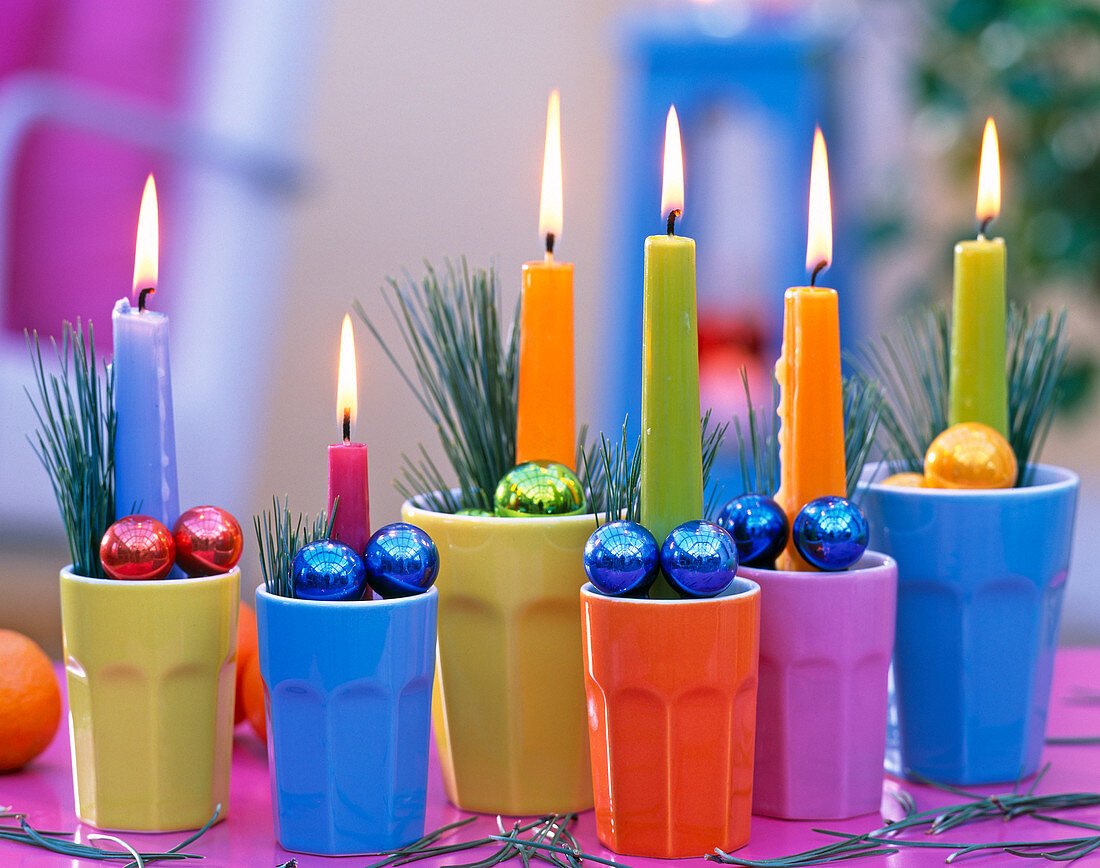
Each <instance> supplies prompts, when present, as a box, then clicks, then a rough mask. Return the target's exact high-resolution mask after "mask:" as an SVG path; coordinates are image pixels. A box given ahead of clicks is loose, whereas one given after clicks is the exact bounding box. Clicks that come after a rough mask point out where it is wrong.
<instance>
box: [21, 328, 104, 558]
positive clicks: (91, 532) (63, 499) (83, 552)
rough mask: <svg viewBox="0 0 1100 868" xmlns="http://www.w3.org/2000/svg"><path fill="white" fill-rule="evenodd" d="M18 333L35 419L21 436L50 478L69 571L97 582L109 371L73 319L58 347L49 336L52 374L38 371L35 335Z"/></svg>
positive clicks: (41, 368) (39, 359) (92, 340)
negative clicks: (30, 377) (54, 363)
mask: <svg viewBox="0 0 1100 868" xmlns="http://www.w3.org/2000/svg"><path fill="white" fill-rule="evenodd" d="M24 334H25V335H26V341H27V349H28V351H29V352H30V357H31V367H32V368H33V369H34V380H35V391H36V393H37V396H38V397H37V400H36V399H35V397H34V396H33V395H32V394H31V392H30V390H29V389H27V388H26V387H24V389H23V391H24V392H25V393H26V395H27V398H28V399H29V400H30V402H31V407H32V408H33V409H34V414H35V417H36V418H37V420H38V428H37V430H36V431H35V432H34V437H33V438H31V437H30V436H28V438H27V439H28V440H29V441H30V444H31V447H32V448H33V449H34V451H35V454H36V455H37V456H38V459H39V461H41V462H42V466H43V467H44V468H45V469H46V473H47V475H48V476H49V478H50V485H51V486H52V487H53V492H54V497H55V498H56V499H57V506H58V509H59V510H60V512H61V522H62V524H63V525H64V527H65V536H66V538H67V539H68V543H69V555H70V557H71V558H72V561H73V571H74V572H75V573H76V574H77V575H81V576H88V577H90V578H104V577H105V574H104V572H103V566H102V564H100V562H99V543H100V540H101V539H102V538H103V534H104V533H105V532H106V531H107V528H108V527H110V525H111V524H112V523H113V522H114V520H115V466H114V454H115V406H114V373H113V371H112V370H111V368H110V367H109V366H108V365H107V364H106V362H104V363H103V364H102V368H101V367H100V364H99V363H98V362H97V359H96V351H95V332H94V330H93V328H92V324H91V323H90V322H89V323H88V332H87V339H85V335H84V331H83V328H82V326H81V323H80V321H79V320H77V323H76V327H75V328H74V327H73V325H72V323H68V322H66V323H65V324H64V325H63V327H62V334H61V344H60V345H58V343H57V341H55V340H54V339H53V338H51V339H50V342H51V344H53V347H54V351H55V353H56V354H57V360H58V363H59V366H60V374H52V373H47V372H46V366H45V363H44V362H43V359H42V347H41V345H40V342H39V339H38V332H34V334H33V336H32V335H30V334H27V333H24Z"/></svg>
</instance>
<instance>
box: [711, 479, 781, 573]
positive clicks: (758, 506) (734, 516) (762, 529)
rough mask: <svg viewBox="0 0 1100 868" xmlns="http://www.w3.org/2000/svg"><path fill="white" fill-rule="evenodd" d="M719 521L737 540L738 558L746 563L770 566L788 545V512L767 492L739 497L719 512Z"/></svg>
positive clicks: (734, 539) (746, 564)
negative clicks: (767, 495)
mask: <svg viewBox="0 0 1100 868" xmlns="http://www.w3.org/2000/svg"><path fill="white" fill-rule="evenodd" d="M717 523H718V524H720V525H721V526H722V527H724V528H725V529H726V530H727V531H729V535H730V536H731V537H733V541H734V542H735V543H736V544H737V560H738V561H739V562H740V563H743V564H744V565H745V566H753V567H755V566H767V565H769V564H771V563H772V562H774V561H775V559H776V557H778V555H779V553H780V552H781V551H783V548H784V547H785V546H786V545H787V534H788V533H789V531H790V525H789V523H788V522H787V513H785V512H784V511H783V507H781V506H780V505H779V504H778V503H776V502H775V501H774V500H772V499H771V498H770V497H766V496H765V495H763V494H743V495H741V496H740V497H735V498H734V499H733V500H731V501H730V502H729V503H727V504H726V505H725V506H723V507H722V510H721V512H719V513H718V522H717Z"/></svg>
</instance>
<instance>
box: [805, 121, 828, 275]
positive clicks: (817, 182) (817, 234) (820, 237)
mask: <svg viewBox="0 0 1100 868" xmlns="http://www.w3.org/2000/svg"><path fill="white" fill-rule="evenodd" d="M832 261H833V212H832V205H831V203H830V197H829V155H828V154H827V153H826V152H825V137H824V136H823V135H821V127H816V128H815V129H814V152H813V158H812V160H811V162H810V224H809V231H808V232H807V235H806V270H807V271H809V272H815V271H816V270H820V268H828V267H829V264H830V263H831V262H832ZM819 266H820V268H819Z"/></svg>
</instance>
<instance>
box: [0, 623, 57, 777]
mask: <svg viewBox="0 0 1100 868" xmlns="http://www.w3.org/2000/svg"><path fill="white" fill-rule="evenodd" d="M60 721H61V690H60V688H59V687H58V686H57V676H56V675H54V671H53V664H52V663H50V658H49V657H47V656H46V653H45V652H44V651H43V650H42V649H41V648H39V647H38V645H36V644H35V642H34V641H33V640H32V639H29V638H28V637H26V636H24V635H23V634H22V633H16V632H15V631H14V630H0V772H8V771H13V770H15V769H18V768H22V767H23V766H24V765H26V764H27V763H29V762H30V761H31V760H32V759H34V758H35V757H36V756H38V755H39V754H40V753H42V751H44V750H45V749H46V748H47V747H48V746H49V744H50V742H51V741H52V740H53V737H54V734H55V733H56V732H57V725H58V723H60Z"/></svg>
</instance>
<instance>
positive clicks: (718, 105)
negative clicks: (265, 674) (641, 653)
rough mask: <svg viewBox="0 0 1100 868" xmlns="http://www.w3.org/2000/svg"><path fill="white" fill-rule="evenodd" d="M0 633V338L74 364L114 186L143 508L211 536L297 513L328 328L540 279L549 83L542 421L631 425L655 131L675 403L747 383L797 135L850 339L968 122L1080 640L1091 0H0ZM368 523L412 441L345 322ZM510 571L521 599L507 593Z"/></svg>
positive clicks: (409, 422) (1095, 83)
mask: <svg viewBox="0 0 1100 868" xmlns="http://www.w3.org/2000/svg"><path fill="white" fill-rule="evenodd" d="M0 34H2V35H0V219H2V221H3V222H2V226H0V316H2V320H0V625H2V626H5V627H11V628H14V629H18V630H21V631H23V632H26V633H28V634H29V635H31V636H32V637H34V638H35V639H36V640H37V641H39V642H40V643H41V644H42V645H43V646H44V647H45V648H46V649H47V650H48V651H50V652H51V653H53V654H55V655H57V654H59V653H60V620H59V613H58V601H57V586H58V582H57V572H58V569H59V567H60V566H61V565H63V564H65V563H67V562H68V560H69V557H68V553H67V548H66V545H65V541H64V537H63V535H62V531H61V522H60V519H59V517H58V514H57V509H56V506H55V504H54V502H53V498H52V493H51V490H50V486H49V483H48V481H47V477H46V475H45V473H44V471H43V470H42V468H41V467H40V465H39V464H38V461H37V458H36V457H35V455H34V453H33V451H32V450H31V447H30V445H29V444H28V442H27V439H26V437H27V435H28V434H29V433H30V432H31V431H32V429H33V425H34V419H33V412H32V410H31V408H30V404H29V402H28V400H27V397H26V395H25V394H24V387H27V386H30V385H31V384H32V375H31V368H30V364H29V361H28V355H27V350H26V345H25V342H24V330H25V329H31V330H37V331H38V332H39V333H40V334H41V335H43V336H49V335H58V334H60V324H61V322H62V321H63V320H66V319H68V320H75V319H76V318H78V317H79V318H81V319H82V320H84V321H85V322H87V321H91V322H92V323H93V324H94V327H95V329H96V337H97V346H98V347H99V349H100V350H101V351H102V352H104V353H109V350H110V346H109V345H110V310H111V307H112V306H113V303H114V301H115V299H117V298H119V297H121V296H123V295H125V294H127V293H128V292H129V290H130V283H131V278H132V267H133V245H134V233H135V229H136V221H137V211H138V203H139V199H140V194H141V188H142V184H143V181H144V178H145V175H146V174H147V173H148V172H150V171H153V172H155V173H156V177H157V184H158V191H159V194H160V216H161V260H160V261H161V278H160V286H159V289H158V292H157V293H156V296H155V297H154V300H153V301H152V302H151V306H153V307H155V308H157V309H159V310H163V311H165V312H167V313H168V314H169V315H170V316H171V321H172V346H171V354H172V374H173V392H174V401H175V420H176V442H177V452H178V463H179V473H180V506H181V508H187V507H190V506H195V505H199V504H203V503H213V504H216V505H219V506H223V507H225V508H227V509H229V510H230V511H232V512H233V513H234V514H235V515H236V516H237V517H238V519H239V520H240V521H241V524H242V526H244V528H245V539H246V549H245V556H244V560H243V561H242V568H243V570H244V582H243V584H244V586H245V589H244V592H245V595H246V596H251V591H252V589H253V588H254V587H255V585H256V584H257V583H258V582H259V580H260V576H259V569H258V564H257V561H256V554H255V540H254V537H253V535H252V531H251V520H252V516H253V514H255V513H256V512H258V511H259V510H261V509H263V508H264V507H265V506H268V505H269V504H270V502H271V498H272V496H273V495H278V496H282V495H284V494H286V495H288V496H289V500H290V506H291V509H292V510H293V511H296V512H297V511H305V512H310V513H313V512H316V511H318V510H320V509H322V508H323V507H324V505H325V491H326V457H325V447H326V445H327V444H329V443H332V442H336V441H337V440H338V438H339V425H338V422H337V416H336V406H335V404H336V402H335V390H336V366H337V351H338V339H339V329H340V321H341V318H342V316H343V314H344V313H345V311H348V310H350V308H351V305H352V302H353V300H355V299H358V300H359V301H361V302H362V304H363V305H364V307H365V308H366V309H367V310H368V311H369V312H371V313H372V315H373V316H374V318H375V321H376V322H378V323H379V324H380V325H382V327H383V332H384V333H385V335H386V336H387V338H388V339H389V340H390V341H391V342H393V341H396V340H397V339H398V335H397V330H396V328H394V327H393V324H392V320H391V318H390V317H389V314H388V313H387V312H386V311H385V309H384V307H383V306H382V305H381V298H380V294H379V287H380V286H381V285H382V284H383V283H384V281H385V280H386V278H387V276H391V275H393V276H398V277H400V276H401V275H402V274H403V273H404V272H406V271H407V273H408V274H409V275H410V276H411V277H413V278H414V279H419V277H420V276H422V274H423V273H424V262H425V261H428V262H431V263H433V264H434V265H436V266H442V265H443V264H444V263H445V261H446V260H447V258H451V259H457V258H459V257H462V256H465V257H467V259H468V261H469V263H470V264H471V265H473V266H479V267H489V266H493V267H495V268H496V270H497V273H498V275H499V282H500V285H501V287H502V294H503V296H504V304H505V307H506V308H507V309H508V310H511V307H512V305H513V304H514V303H515V299H516V297H517V295H518V290H519V282H520V277H519V275H520V265H521V263H522V262H524V261H525V260H528V259H537V258H540V257H541V252H542V240H541V239H540V238H539V236H538V231H537V228H538V227H537V220H538V205H539V203H538V195H539V189H540V179H541V170H542V165H541V164H542V152H543V135H544V123H545V112H546V99H547V96H548V94H549V92H550V90H551V89H552V88H554V87H557V88H559V89H560V90H561V98H562V119H563V120H562V125H563V146H562V147H563V163H564V169H563V173H564V195H565V222H564V230H563V233H562V237H561V238H560V240H559V242H558V245H557V248H556V251H557V253H558V256H559V258H560V259H561V260H564V261H571V262H573V263H575V267H576V349H577V383H578V414H577V415H578V420H579V421H588V422H590V423H591V425H592V426H593V428H594V429H596V430H601V429H602V430H607V431H615V430H617V429H618V428H619V426H620V425H621V424H622V418H623V414H624V413H626V412H628V411H629V412H631V413H633V414H636V413H637V406H638V400H639V379H638V370H639V356H640V346H639V343H640V299H641V268H642V243H643V239H644V236H645V235H647V234H654V233H659V232H660V231H662V228H663V227H662V222H661V215H660V213H659V211H660V202H659V184H660V177H659V172H660V142H661V138H662V136H663V124H664V116H665V112H666V111H667V108H668V104H669V102H675V103H676V104H677V108H678V110H679V112H680V117H681V121H682V123H683V124H684V148H685V162H686V174H687V204H686V208H685V215H684V220H683V223H682V230H683V232H684V234H688V235H692V236H693V237H695V238H696V239H697V241H698V256H699V266H698V273H699V287H698V293H699V305H700V324H701V331H700V351H701V367H702V390H703V403H704V405H707V406H712V407H714V408H715V410H716V412H717V413H718V415H719V416H720V417H721V418H724V419H728V418H729V417H730V415H731V414H732V413H734V412H737V411H738V409H740V407H741V404H740V403H739V401H741V400H742V399H741V397H740V396H741V389H740V381H739V378H738V375H737V371H738V369H739V368H740V366H741V365H745V366H746V367H747V369H748V371H749V373H750V377H751V379H752V382H753V384H754V387H755V390H756V392H757V394H758V395H761V396H763V395H765V394H767V392H766V390H767V388H768V381H769V377H770V370H771V366H772V365H773V363H774V359H775V357H776V355H777V353H778V343H779V328H780V316H781V305H782V293H783V290H784V288H785V287H786V286H788V285H792V284H798V283H802V282H804V281H805V274H804V266H803V256H804V244H805V202H806V190H807V186H808V175H809V162H810V159H809V157H810V143H811V138H812V134H813V126H814V124H815V123H820V124H821V126H822V128H823V130H824V132H825V136H826V139H827V141H828V143H829V146H830V158H831V167H832V189H833V202H834V218H835V223H836V246H835V257H834V267H833V268H832V269H831V271H830V272H829V273H828V274H827V275H826V278H825V282H826V283H827V284H829V285H832V286H835V287H836V288H837V289H838V292H839V293H840V299H841V308H842V320H843V331H844V342H845V344H846V345H848V346H854V345H856V344H857V343H858V342H859V341H861V340H865V339H868V338H872V337H874V336H876V335H877V334H878V333H879V332H881V331H884V330H885V331H891V330H893V328H894V321H895V319H896V317H897V316H898V315H899V314H900V313H901V312H903V311H905V310H907V309H909V308H910V307H912V306H914V305H916V304H921V303H925V302H928V301H930V300H939V299H944V298H946V297H947V296H948V294H949V291H950V267H951V251H952V246H953V243H954V242H955V241H956V240H959V239H961V238H965V237H972V236H973V235H974V232H975V228H974V220H973V203H974V196H975V191H976V183H977V162H978V152H979V144H980V135H981V128H982V123H983V121H984V119H985V117H986V116H987V115H990V114H992V115H994V116H995V118H996V120H997V122H998V126H999V130H1000V142H1001V155H1002V166H1003V177H1004V194H1003V201H1004V210H1003V212H1002V216H1001V218H1000V219H999V220H998V221H997V222H996V223H995V224H994V227H993V228H994V230H995V234H999V235H1004V236H1005V238H1006V241H1007V244H1008V246H1009V276H1008V283H1009V293H1010V295H1011V296H1013V297H1014V298H1017V299H1020V300H1026V301H1028V302H1029V303H1030V304H1031V305H1032V306H1033V308H1040V309H1041V308H1046V307H1049V306H1054V307H1058V308H1060V307H1062V306H1066V307H1069V308H1070V310H1071V317H1070V327H1071V332H1072V339H1073V347H1074V350H1073V358H1072V361H1071V370H1070V376H1069V378H1068V379H1067V383H1066V389H1065V393H1064V394H1065V407H1064V408H1063V411H1062V413H1061V415H1060V418H1059V421H1058V423H1057V425H1056V428H1055V430H1054V432H1053V434H1052V435H1051V438H1050V441H1049V442H1048V444H1047V447H1046V450H1045V453H1044V459H1045V460H1046V461H1048V462H1051V463H1057V464H1063V465H1067V466H1069V467H1071V468H1074V469H1075V470H1077V471H1078V472H1080V473H1081V475H1082V483H1083V484H1082V489H1081V494H1082V499H1081V503H1080V506H1079V510H1080V512H1079V518H1078V540H1077V544H1076V545H1077V548H1076V551H1075V554H1074V566H1073V568H1072V570H1071V581H1070V582H1069V585H1068V594H1069V601H1068V604H1067V606H1066V607H1065V609H1064V612H1065V614H1064V626H1063V631H1062V639H1063V641H1064V642H1068V643H1082V642H1093V643H1095V642H1100V589H1098V588H1097V587H1096V585H1095V582H1094V580H1093V572H1094V567H1092V564H1094V563H1096V562H1097V560H1098V558H1097V557H1096V555H1100V551H1097V549H1098V546H1100V542H1097V541H1090V540H1089V539H1088V536H1089V534H1088V531H1089V530H1090V529H1091V528H1092V527H1093V526H1094V525H1095V523H1096V521H1097V519H1100V498H1097V496H1096V495H1095V494H1094V491H1095V489H1096V486H1095V485H1094V481H1095V480H1097V479H1098V478H1100V449H1098V445H1100V434H1098V431H1100V428H1098V425H1097V417H1098V411H1097V396H1096V390H1095V389H1094V387H1093V375H1094V370H1095V366H1096V356H1097V354H1098V353H1100V340H1098V338H1097V337H1096V334H1097V325H1098V323H1100V303H1098V302H1100V7H1096V5H1095V4H1094V3H1093V2H1091V0H1081V2H1076V0H1060V2H1056V3H1045V4H1036V3H1032V2H1026V0H930V2H916V0H806V2H803V0H714V2H710V3H701V2H691V0H676V2H672V0H669V2H660V3H643V2H637V0H635V2H627V0H559V2H557V3H555V4H552V6H547V5H546V4H535V3H530V2H517V0H478V2H453V3H445V4H440V3H429V2H420V0H374V2H371V3H369V4H367V3H354V4H353V3H337V2H314V0H281V2H279V3H277V4H271V3H266V2H262V0H207V2H180V3H171V4H167V3H162V4H148V3H146V2H143V0H115V2H113V3H111V4H108V5H104V4H101V3H98V2H94V0H7V2H6V3H4V4H3V5H2V6H0ZM355 325H356V341H357V350H358V355H359V365H358V367H359V393H360V404H359V414H358V426H357V430H356V431H355V432H354V438H355V439H357V440H360V441H362V442H365V443H366V444H368V447H369V450H370V468H371V512H372V523H373V525H374V526H375V527H378V526H380V525H382V524H384V523H386V522H389V521H393V520H396V519H397V518H398V517H399V507H400V498H399V496H398V495H397V494H396V492H395V491H394V490H393V487H392V479H393V477H394V476H395V475H396V473H397V470H398V468H399V466H400V462H401V454H402V453H403V452H410V453H411V452H413V451H414V450H415V449H416V448H417V444H418V443H419V442H423V443H424V444H425V445H426V446H427V447H428V449H429V451H430V452H432V453H433V454H435V455H439V453H440V450H439V449H438V445H437V438H436V435H435V432H434V431H433V430H432V429H431V426H430V425H429V423H428V421H427V419H426V417H425V415H424V413H423V411H422V410H421V409H420V407H419V406H418V405H417V404H416V403H415V401H414V400H413V398H412V396H411V394H410V392H409V390H408V389H407V387H406V386H405V385H404V383H402V382H401V380H400V379H399V377H398V376H397V375H396V373H395V371H394V369H393V368H392V366H391V364H390V362H389V361H388V359H386V357H385V356H384V354H383V353H382V352H381V350H380V349H379V347H378V346H377V345H376V343H375V342H374V341H373V339H372V338H371V336H370V334H369V333H368V332H367V331H366V329H365V328H364V327H363V326H362V324H361V323H360V322H358V321H356V323H355ZM517 580H522V575H518V576H517Z"/></svg>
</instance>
